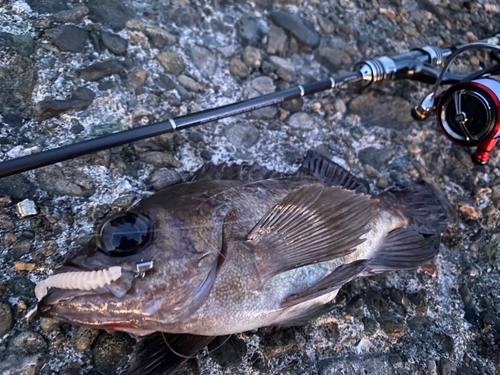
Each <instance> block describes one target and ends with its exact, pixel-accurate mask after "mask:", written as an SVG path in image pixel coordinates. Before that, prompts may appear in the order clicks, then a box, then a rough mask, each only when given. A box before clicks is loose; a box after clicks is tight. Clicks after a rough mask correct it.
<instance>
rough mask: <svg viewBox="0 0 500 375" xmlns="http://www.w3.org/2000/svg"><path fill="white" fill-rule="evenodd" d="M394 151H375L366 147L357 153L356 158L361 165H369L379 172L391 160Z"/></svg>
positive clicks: (390, 149) (389, 149) (386, 149)
mask: <svg viewBox="0 0 500 375" xmlns="http://www.w3.org/2000/svg"><path fill="white" fill-rule="evenodd" d="M395 153H396V151H395V150H394V149H393V148H385V149H375V148H373V147H367V148H364V149H362V150H360V151H359V152H358V158H359V161H360V162H361V164H362V165H365V164H369V165H371V166H372V167H374V168H375V169H377V170H380V169H381V168H382V167H384V165H386V163H387V162H388V161H389V160H391V159H392V157H393V156H394V154H395Z"/></svg>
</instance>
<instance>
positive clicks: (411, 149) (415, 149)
mask: <svg viewBox="0 0 500 375" xmlns="http://www.w3.org/2000/svg"><path fill="white" fill-rule="evenodd" d="M421 152H422V150H421V149H420V147H419V146H418V145H416V144H411V145H409V146H408V156H410V157H413V156H417V155H418V154H420V153H421Z"/></svg>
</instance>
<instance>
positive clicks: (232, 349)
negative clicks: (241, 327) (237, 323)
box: [208, 335, 247, 369]
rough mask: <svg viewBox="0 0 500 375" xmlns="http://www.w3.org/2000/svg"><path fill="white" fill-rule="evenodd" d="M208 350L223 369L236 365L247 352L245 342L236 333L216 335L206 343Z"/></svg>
mask: <svg viewBox="0 0 500 375" xmlns="http://www.w3.org/2000/svg"><path fill="white" fill-rule="evenodd" d="M208 350H209V352H210V357H211V358H212V359H213V360H214V361H215V362H217V363H218V364H219V365H220V366H221V367H222V368H223V369H226V368H229V367H235V366H238V365H239V364H240V363H241V362H242V361H243V358H244V357H245V356H246V354H247V346H246V344H245V342H244V341H243V340H242V339H240V338H239V337H238V336H236V335H231V336H230V337H229V338H228V336H218V337H216V338H215V339H214V340H213V341H212V342H210V344H208Z"/></svg>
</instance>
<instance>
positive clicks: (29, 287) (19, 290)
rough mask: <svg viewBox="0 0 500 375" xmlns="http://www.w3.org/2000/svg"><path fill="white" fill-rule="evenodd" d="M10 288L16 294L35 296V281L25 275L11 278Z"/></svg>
mask: <svg viewBox="0 0 500 375" xmlns="http://www.w3.org/2000/svg"><path fill="white" fill-rule="evenodd" d="M9 290H10V291H11V292H12V294H13V295H15V296H22V297H28V298H29V297H34V296H35V283H34V282H32V281H30V280H29V279H28V278H26V277H24V276H18V277H13V278H12V279H11V280H10V284H9Z"/></svg>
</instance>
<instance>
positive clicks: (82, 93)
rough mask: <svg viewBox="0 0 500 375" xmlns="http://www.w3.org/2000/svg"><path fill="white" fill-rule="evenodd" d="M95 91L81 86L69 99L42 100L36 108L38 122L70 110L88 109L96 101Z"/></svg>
mask: <svg viewBox="0 0 500 375" xmlns="http://www.w3.org/2000/svg"><path fill="white" fill-rule="evenodd" d="M94 98H95V93H94V92H93V91H92V90H90V89H87V88H86V87H80V88H79V89H77V90H75V91H74V92H73V95H72V96H71V97H70V98H69V99H64V100H42V101H41V102H38V103H37V105H36V108H35V112H36V117H37V120H38V122H41V121H44V120H47V119H49V118H52V117H55V116H59V115H60V114H62V113H64V112H68V111H82V110H84V109H87V108H88V107H89V106H90V105H91V104H92V103H93V101H94Z"/></svg>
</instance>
